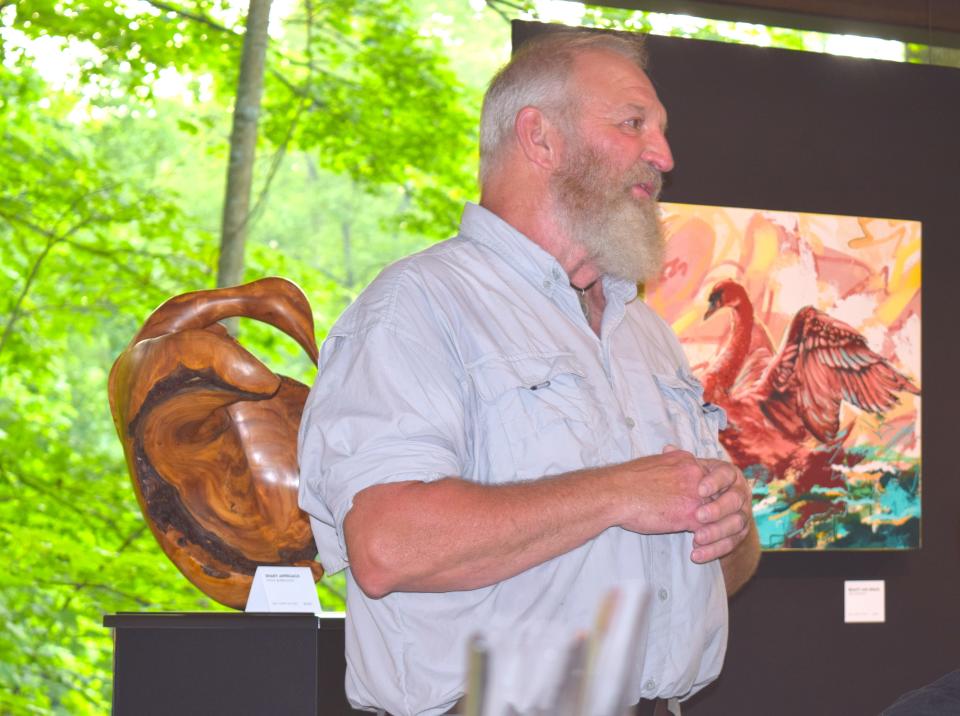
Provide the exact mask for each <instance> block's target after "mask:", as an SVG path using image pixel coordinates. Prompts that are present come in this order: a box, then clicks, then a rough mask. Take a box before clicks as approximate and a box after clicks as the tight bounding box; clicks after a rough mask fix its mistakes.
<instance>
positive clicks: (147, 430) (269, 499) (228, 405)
mask: <svg viewBox="0 0 960 716" xmlns="http://www.w3.org/2000/svg"><path fill="white" fill-rule="evenodd" d="M234 316H245V317H248V318H253V319H256V320H259V321H262V322H264V323H268V324H270V325H272V326H274V327H276V328H278V329H280V330H281V331H283V332H284V333H286V334H287V335H289V336H291V337H292V338H293V339H294V340H296V341H297V343H299V344H300V346H301V347H302V348H303V349H304V351H306V353H307V355H309V356H310V359H311V360H312V361H313V362H314V364H316V361H317V345H316V341H315V340H314V336H313V316H312V313H311V311H310V305H309V303H308V302H307V299H306V298H305V297H304V295H303V293H302V292H301V291H300V289H299V288H297V287H296V286H295V285H294V284H292V283H290V282H289V281H286V280H284V279H280V278H266V279H261V280H259V281H254V282H253V283H249V284H246V285H244V286H236V287H232V288H225V289H216V290H210V291H195V292H192V293H187V294H184V295H182V296H177V297H175V298H172V299H170V300H169V301H167V302H166V303H164V304H163V305H162V306H160V307H159V308H158V309H157V310H156V311H154V312H153V314H151V315H150V317H149V318H148V319H147V321H146V323H145V324H144V325H143V328H141V329H140V331H139V332H138V333H137V335H136V336H135V337H134V339H133V340H132V341H131V342H130V345H128V346H127V348H126V350H124V352H123V353H122V354H121V355H120V357H119V358H118V359H117V361H116V363H115V364H114V366H113V369H112V370H111V372H110V380H109V394H110V408H111V411H112V413H113V419H114V423H115V424H116V427H117V433H118V435H119V436H120V440H121V442H122V443H123V448H124V453H125V454H126V458H127V466H128V468H129V470H130V475H131V478H132V481H133V487H134V491H135V492H136V495H137V500H138V502H139V503H140V509H141V510H142V511H143V515H144V517H145V519H146V520H147V523H148V524H149V525H150V529H151V531H152V532H153V534H154V536H155V537H156V538H157V541H158V542H159V543H160V546H161V547H162V549H163V551H164V552H165V553H166V555H167V556H168V557H169V558H170V559H171V560H172V561H173V563H174V564H175V565H176V566H177V568H178V569H179V570H180V571H181V572H182V573H183V574H184V576H186V577H187V579H189V580H190V581H191V582H192V583H193V584H194V585H196V586H197V587H198V588H199V589H200V590H202V591H203V592H204V593H205V594H207V595H209V596H210V597H212V598H213V599H215V600H217V601H218V602H220V603H222V604H225V605H227V606H231V607H235V608H237V609H242V608H243V606H244V605H245V604H246V600H247V595H248V593H249V591H250V584H251V582H252V579H253V574H254V571H255V570H256V567H257V565H297V566H307V567H310V569H311V570H312V571H313V575H314V578H315V579H319V578H320V576H321V575H322V570H321V568H320V565H319V564H318V563H317V562H316V561H314V556H315V554H316V549H315V546H314V542H313V536H312V535H311V532H310V524H309V521H308V518H307V516H306V515H305V514H304V513H303V512H301V511H300V509H299V508H298V507H297V485H298V479H299V478H298V470H297V455H296V440H297V429H298V426H299V423H300V415H301V413H302V411H303V404H304V402H305V400H306V397H307V392H308V389H307V387H306V386H305V385H303V384H301V383H298V382H297V381H295V380H292V379H290V378H287V377H284V376H279V375H276V374H275V373H273V371H271V370H270V369H269V368H268V367H267V366H265V365H264V364H263V363H262V362H261V361H260V360H259V359H258V358H256V357H255V356H254V355H253V354H251V353H250V352H248V351H247V350H246V349H244V348H243V347H242V346H241V345H240V344H239V343H238V342H237V341H236V340H234V339H233V338H232V337H231V336H230V335H229V334H228V333H227V331H226V330H225V329H224V328H223V327H222V325H221V324H220V323H218V321H220V320H223V319H225V318H230V317H234Z"/></svg>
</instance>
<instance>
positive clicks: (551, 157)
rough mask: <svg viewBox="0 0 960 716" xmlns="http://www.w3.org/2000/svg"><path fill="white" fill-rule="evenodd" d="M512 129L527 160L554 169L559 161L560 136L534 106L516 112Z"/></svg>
mask: <svg viewBox="0 0 960 716" xmlns="http://www.w3.org/2000/svg"><path fill="white" fill-rule="evenodd" d="M513 130H514V132H515V133H516V135H517V142H518V143H519V144H520V149H521V150H522V151H523V154H524V156H525V157H526V158H527V160H528V161H530V162H532V163H533V164H535V165H537V166H539V167H542V168H544V169H554V168H556V167H557V166H558V164H559V162H560V149H561V142H562V139H561V136H560V132H559V131H558V130H557V128H556V127H555V126H554V125H553V124H552V123H551V122H550V120H549V119H547V117H546V116H545V115H544V114H543V112H542V111H541V110H539V109H537V108H536V107H524V108H523V109H521V110H520V111H519V112H517V118H516V120H515V121H514V125H513Z"/></svg>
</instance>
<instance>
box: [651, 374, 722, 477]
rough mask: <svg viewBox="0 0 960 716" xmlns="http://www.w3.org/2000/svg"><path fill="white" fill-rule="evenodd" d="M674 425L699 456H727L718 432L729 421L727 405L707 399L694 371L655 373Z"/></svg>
mask: <svg viewBox="0 0 960 716" xmlns="http://www.w3.org/2000/svg"><path fill="white" fill-rule="evenodd" d="M653 378H654V381H655V382H656V384H657V388H658V390H659V391H660V396H661V397H662V398H663V402H664V407H665V408H666V412H667V417H668V420H669V422H670V427H671V429H672V430H673V433H674V435H675V436H676V438H677V440H678V441H679V442H680V444H679V445H678V446H677V447H680V448H683V449H684V450H689V451H690V452H692V453H694V454H695V455H697V457H707V458H723V457H724V456H723V453H722V452H721V450H720V448H719V445H720V443H719V441H718V434H719V431H720V430H723V429H724V428H725V427H726V425H727V415H726V413H725V412H724V411H723V408H720V407H719V406H716V405H713V404H712V403H704V402H703V386H702V385H701V383H700V381H699V380H697V379H696V378H694V377H693V376H692V375H685V374H682V373H681V374H678V375H670V374H664V373H654V374H653Z"/></svg>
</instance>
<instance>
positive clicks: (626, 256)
mask: <svg viewBox="0 0 960 716" xmlns="http://www.w3.org/2000/svg"><path fill="white" fill-rule="evenodd" d="M639 183H645V184H647V185H648V186H651V187H653V189H654V190H653V192H652V196H651V198H649V199H638V198H636V197H635V196H633V194H631V187H633V186H634V185H636V184H639ZM660 184H661V179H660V173H659V172H657V171H656V170H655V169H653V167H651V166H650V165H649V164H646V163H644V164H641V165H638V166H637V167H635V168H633V169H632V170H630V171H628V172H626V173H625V174H624V176H615V175H614V174H613V172H611V171H609V170H608V169H607V165H606V162H605V161H604V158H603V156H602V155H601V154H600V153H599V152H597V151H596V150H595V149H593V148H592V147H590V146H589V145H587V144H586V143H585V142H583V140H582V139H581V138H579V137H574V138H573V139H572V141H571V143H570V155H569V157H568V160H567V161H566V162H565V163H564V165H563V166H562V167H561V168H560V169H559V170H558V171H557V173H556V174H554V175H553V177H552V178H551V191H552V194H553V198H554V200H555V202H556V205H557V207H558V211H559V216H558V219H559V221H560V225H561V228H562V229H563V230H564V231H565V232H566V233H567V234H568V236H570V238H571V239H573V241H575V242H576V243H578V244H579V245H581V246H583V247H584V248H585V249H586V250H587V254H588V256H589V257H590V259H591V260H592V261H593V262H594V263H595V264H596V266H597V268H598V269H599V270H600V272H601V273H604V274H609V275H611V276H615V277H617V278H621V279H626V280H628V281H633V282H635V283H646V282H647V281H649V280H650V279H653V278H656V277H657V276H658V275H659V273H660V269H661V267H662V266H663V259H664V253H665V250H666V242H665V240H664V237H663V227H662V225H661V223H660V216H659V209H658V204H657V201H656V199H657V196H659V194H660Z"/></svg>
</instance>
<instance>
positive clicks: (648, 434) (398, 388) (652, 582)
mask: <svg viewBox="0 0 960 716" xmlns="http://www.w3.org/2000/svg"><path fill="white" fill-rule="evenodd" d="M603 290H604V295H605V297H606V307H605V309H604V314H603V319H602V325H601V336H600V337H599V338H598V337H597V335H596V334H595V333H594V332H593V331H592V330H591V329H590V327H589V326H588V324H587V322H586V320H585V318H584V316H583V313H582V311H581V309H580V305H579V302H578V300H577V296H576V294H575V292H574V291H573V289H571V288H570V286H569V283H568V279H567V275H566V273H565V272H564V271H563V269H562V268H561V267H560V265H559V263H558V262H557V261H556V259H554V258H553V257H552V256H551V255H549V254H548V253H546V252H545V251H543V250H542V249H541V248H540V247H539V246H537V245H536V244H534V243H533V242H532V241H530V240H529V239H527V238H526V237H524V236H523V235H522V234H520V233H519V232H517V231H516V230H515V229H513V228H512V227H511V226H510V225H508V224H507V223H505V222H504V221H502V220H501V219H500V218H499V217H497V216H496V215H494V214H492V213H491V212H489V211H487V210H486V209H483V208H481V207H479V206H475V205H472V204H471V205H468V206H467V207H466V209H465V211H464V214H463V219H462V222H461V227H460V234H459V235H458V236H457V237H456V238H453V239H451V240H449V241H445V242H442V243H439V244H436V245H434V246H432V247H430V248H429V249H427V250H425V251H423V252H421V253H419V254H416V255H414V256H411V257H408V258H406V259H403V260H401V261H399V262H397V263H396V264H393V265H392V266H390V267H388V268H387V269H385V270H384V271H383V273H382V274H381V275H380V276H379V277H378V278H377V279H376V280H375V281H374V282H373V283H372V284H371V285H370V286H369V287H368V288H367V289H366V290H365V291H364V292H363V293H362V294H361V295H360V297H359V298H357V300H356V301H355V302H354V303H353V304H352V305H351V306H350V307H349V308H348V309H347V310H346V311H345V312H344V314H343V315H342V316H341V317H340V319H339V320H338V321H337V323H336V325H335V326H334V327H333V328H332V329H331V331H330V333H329V335H328V337H327V340H326V342H325V343H324V344H323V347H322V349H321V352H320V365H319V369H320V370H319V375H318V377H317V381H316V384H315V385H314V387H313V389H312V391H311V393H310V397H309V399H308V401H307V405H306V408H305V410H304V414H303V420H302V423H301V427H300V470H301V477H300V506H301V507H302V508H303V509H304V510H305V511H306V512H307V513H309V514H310V515H311V523H312V525H313V530H314V535H315V537H316V541H317V547H318V551H319V559H320V561H321V562H322V564H323V566H324V568H325V569H326V571H327V572H336V571H339V570H341V569H343V568H347V623H346V641H347V644H346V649H347V683H346V686H347V695H348V697H349V699H350V701H351V702H352V703H353V704H354V705H355V706H358V707H368V708H372V707H380V708H384V709H386V710H387V711H388V712H390V713H393V714H398V715H405V714H427V715H431V716H432V715H433V714H441V713H444V712H445V711H446V710H447V709H449V708H450V706H451V705H452V704H453V703H454V702H455V701H456V700H457V699H458V698H459V697H460V696H461V695H462V693H463V688H464V673H465V663H466V661H465V660H466V643H467V639H468V638H469V636H470V635H471V634H472V633H474V632H476V631H478V630H479V629H481V628H482V627H484V626H487V625H489V624H491V623H494V622H495V623H497V624H501V625H502V624H509V623H511V622H517V623H520V622H524V623H540V622H542V623H560V624H563V625H564V628H567V629H575V628H583V629H588V628H589V627H590V626H591V624H592V620H593V617H594V614H595V612H596V609H597V607H598V604H599V603H600V600H601V598H602V596H603V595H604V594H605V593H606V592H607V591H608V590H609V589H610V588H611V587H613V586H615V585H617V584H618V583H621V582H625V581H636V580H641V581H642V582H643V583H644V584H645V585H648V587H649V590H650V594H651V599H649V600H648V604H649V607H648V611H649V614H648V629H647V630H646V632H645V636H644V639H645V640H646V643H645V648H644V650H643V651H642V652H641V653H642V654H643V655H644V656H643V660H642V664H640V665H638V667H637V669H636V673H635V675H634V678H633V679H632V681H631V684H632V688H631V693H632V695H633V697H634V698H635V699H638V698H641V697H643V698H652V697H655V696H660V697H677V698H685V697H687V696H689V695H691V694H692V693H694V692H695V691H697V690H698V689H700V688H701V687H703V686H704V685H706V684H707V683H709V682H710V681H711V680H713V679H714V678H715V677H716V676H717V675H718V674H719V672H720V667H721V665H722V663H723V655H724V651H725V648H726V640H727V606H726V593H725V590H724V585H723V578H722V574H721V571H720V566H719V564H718V563H717V562H712V563H710V564H706V565H697V564H694V563H693V562H692V561H691V560H690V552H691V550H692V535H691V534H689V533H678V534H670V535H640V534H636V533H634V532H630V531H627V530H624V529H620V528H616V527H615V528H610V529H608V530H606V531H605V532H603V533H602V534H600V535H599V536H597V537H596V538H594V539H592V540H590V541H589V542H587V543H586V544H584V545H582V546H581V547H578V548H577V549H574V550H573V551H571V552H569V553H567V554H564V555H562V556H560V557H557V558H554V559H551V560H549V561H547V562H544V563H543V564H540V565H538V566H536V567H533V568H531V569H528V570H526V571H524V572H522V573H520V574H518V575H516V576H514V577H511V578H510V579H507V580H505V581H503V582H500V583H498V584H495V585H493V586H490V587H485V588H482V589H474V590H469V591H461V592H448V593H441V594H424V593H409V592H407V593H404V592H397V593H393V594H390V595H388V596H386V597H384V598H383V599H379V600H374V599H369V598H367V597H366V595H364V594H363V592H362V591H361V590H360V588H359V587H358V586H357V585H356V583H355V582H354V581H353V578H352V576H351V574H350V571H349V561H348V558H347V553H346V548H345V545H344V539H343V520H344V517H345V515H346V514H347V512H349V510H350V508H351V506H352V502H353V497H354V495H356V494H357V493H358V492H359V491H361V490H363V489H364V488H366V487H370V486H371V485H377V484H382V483H386V482H396V481H402V480H423V481H430V480H436V479H439V478H441V477H446V476H460V477H462V478H464V479H466V480H473V481H476V482H480V483H484V484H497V483H505V482H514V481H522V480H534V479H537V478H540V477H542V476H544V475H556V474H560V473H564V472H569V471H572V470H578V469H582V468H590V467H597V466H601V465H608V464H612V463H619V462H624V461H626V460H630V459H633V458H637V457H642V456H645V455H652V454H657V453H660V452H661V451H662V449H663V447H664V446H665V445H666V444H673V445H677V446H679V447H681V448H683V449H685V450H689V451H690V452H693V453H695V454H696V455H698V456H700V457H720V456H721V452H720V447H719V443H718V442H717V429H718V428H719V427H720V426H721V423H722V421H723V414H722V411H719V410H717V409H714V408H712V407H711V406H704V405H703V404H702V390H701V388H700V385H699V383H698V382H697V381H696V379H694V378H693V377H692V376H691V374H690V371H689V368H688V366H687V362H686V359H685V357H684V355H683V352H682V350H681V348H680V345H679V343H678V342H677V339H676V337H675V336H674V334H673V333H672V331H671V330H670V328H669V327H668V326H667V325H666V324H665V323H664V322H663V321H662V320H661V319H660V318H659V317H658V316H656V315H655V314H654V313H653V312H652V311H651V310H650V309H649V308H648V307H647V306H646V304H644V303H643V301H641V300H639V299H637V296H636V287H635V286H634V285H633V284H631V283H629V282H627V281H621V280H617V279H613V278H611V277H609V276H606V277H604V278H603Z"/></svg>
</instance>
